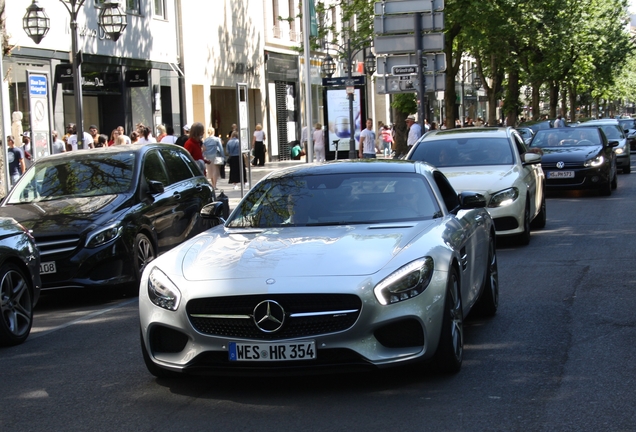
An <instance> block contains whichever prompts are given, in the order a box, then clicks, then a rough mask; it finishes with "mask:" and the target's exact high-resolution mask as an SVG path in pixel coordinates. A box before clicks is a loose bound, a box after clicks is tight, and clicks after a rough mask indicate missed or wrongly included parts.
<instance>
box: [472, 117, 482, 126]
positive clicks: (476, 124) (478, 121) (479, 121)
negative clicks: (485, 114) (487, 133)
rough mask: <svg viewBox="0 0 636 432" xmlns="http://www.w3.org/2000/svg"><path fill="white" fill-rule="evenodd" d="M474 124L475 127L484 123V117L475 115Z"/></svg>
mask: <svg viewBox="0 0 636 432" xmlns="http://www.w3.org/2000/svg"><path fill="white" fill-rule="evenodd" d="M474 124H475V126H476V127H482V126H483V125H484V119H482V118H481V117H477V120H475V123H474Z"/></svg>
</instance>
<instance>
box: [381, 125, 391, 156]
mask: <svg viewBox="0 0 636 432" xmlns="http://www.w3.org/2000/svg"><path fill="white" fill-rule="evenodd" d="M380 138H381V139H382V152H383V153H384V157H389V156H390V155H391V146H392V144H393V134H392V133H391V128H390V127H389V125H384V126H382V130H381V131H380Z"/></svg>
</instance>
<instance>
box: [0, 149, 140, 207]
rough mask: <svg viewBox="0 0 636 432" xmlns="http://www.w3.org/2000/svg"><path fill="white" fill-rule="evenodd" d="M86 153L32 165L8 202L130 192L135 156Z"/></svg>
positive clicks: (131, 154) (130, 153)
mask: <svg viewBox="0 0 636 432" xmlns="http://www.w3.org/2000/svg"><path fill="white" fill-rule="evenodd" d="M89 153H90V152H86V154H81V155H77V154H74V157H73V158H72V159H71V158H70V157H69V158H64V159H53V160H48V161H47V160H43V161H42V162H40V163H38V164H36V165H35V166H34V168H33V169H31V170H29V171H27V173H26V174H25V175H24V176H23V178H22V179H21V180H20V182H19V183H18V184H17V185H16V186H15V187H14V189H13V190H12V191H11V196H10V197H9V199H8V203H10V204H16V203H24V202H33V201H44V200H55V199H60V198H76V197H89V196H100V195H112V194H119V193H124V192H127V191H129V190H130V189H131V187H132V184H133V181H132V180H133V172H134V167H135V157H136V155H135V153H133V152H121V153H105V154H99V155H95V154H89Z"/></svg>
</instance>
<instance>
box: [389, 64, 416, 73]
mask: <svg viewBox="0 0 636 432" xmlns="http://www.w3.org/2000/svg"><path fill="white" fill-rule="evenodd" d="M416 73H417V65H406V66H393V67H392V68H391V74H392V75H413V74H416Z"/></svg>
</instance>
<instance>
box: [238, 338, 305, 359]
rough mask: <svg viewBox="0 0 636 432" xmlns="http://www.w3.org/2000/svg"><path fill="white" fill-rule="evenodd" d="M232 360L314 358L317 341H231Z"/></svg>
mask: <svg viewBox="0 0 636 432" xmlns="http://www.w3.org/2000/svg"><path fill="white" fill-rule="evenodd" d="M229 354H230V361H261V362H262V361H293V360H314V359H315V358H316V342H315V341H313V340H312V341H305V342H296V343H242V342H241V343H239V342H230V349H229Z"/></svg>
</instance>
